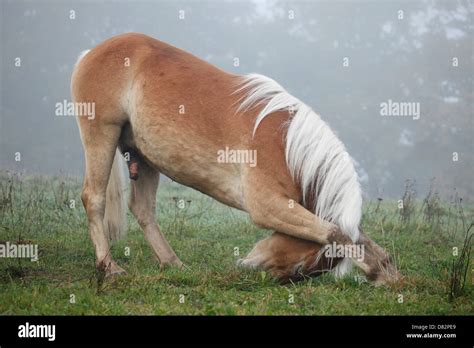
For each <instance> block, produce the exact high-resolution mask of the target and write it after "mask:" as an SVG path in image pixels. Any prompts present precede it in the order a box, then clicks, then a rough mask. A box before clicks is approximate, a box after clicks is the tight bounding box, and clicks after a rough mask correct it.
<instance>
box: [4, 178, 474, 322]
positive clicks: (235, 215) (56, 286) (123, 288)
mask: <svg viewBox="0 0 474 348" xmlns="http://www.w3.org/2000/svg"><path fill="white" fill-rule="evenodd" d="M80 190H81V179H78V178H68V177H62V176H59V177H41V176H33V177H31V176H24V175H23V176H21V175H17V174H15V175H13V174H9V173H5V172H3V173H0V219H1V225H0V243H6V242H11V243H29V244H37V245H38V250H39V251H38V253H39V260H38V261H37V262H32V261H30V260H29V259H26V258H25V259H22V258H17V259H12V258H0V313H1V314H32V315H37V314H42V315H43V314H60V315H61V314H79V315H81V314H97V315H111V314H123V315H130V314H146V315H150V314H151V315H164V314H172V315H177V314H191V315H195V314H197V315H205V314H209V315H245V314H247V315H258V314H264V315H341V314H347V315H366V314H375V315H395V314H407V315H420V314H421V315H424V314H442V315H454V314H472V313H473V309H474V308H473V298H474V290H473V284H472V281H471V272H472V238H471V237H469V236H472V232H469V231H468V228H469V226H470V225H471V224H472V221H473V216H474V210H473V207H472V206H469V205H466V204H464V203H462V204H461V202H460V201H459V200H458V199H456V200H455V202H453V203H451V202H442V201H438V198H436V201H435V200H434V199H435V198H433V196H430V197H431V198H428V200H429V203H427V202H426V201H425V205H424V204H423V201H422V200H420V201H419V200H415V199H413V195H412V196H411V197H410V202H409V204H411V205H410V216H409V217H408V216H407V217H406V218H400V216H401V214H403V213H407V211H408V210H406V211H405V212H400V211H399V204H398V203H399V202H398V201H397V200H386V199H385V200H372V201H370V200H369V201H367V202H365V205H364V215H363V220H362V226H363V227H364V230H365V231H367V232H368V233H369V234H370V235H371V236H372V237H373V238H374V240H376V241H377V242H378V243H380V244H381V245H382V246H383V247H385V248H386V249H387V250H388V251H389V252H390V253H391V254H392V256H393V257H394V259H395V261H396V264H397V266H398V267H399V269H400V271H401V273H402V274H403V275H404V279H403V282H402V283H400V284H395V285H394V286H392V287H381V288H375V287H373V286H372V285H371V284H370V283H367V282H365V281H364V280H363V277H362V276H361V274H360V273H357V272H355V273H353V274H352V275H351V276H349V277H347V278H345V279H342V280H335V279H334V278H333V277H332V276H331V275H328V274H327V275H323V276H321V277H319V278H308V279H306V280H304V281H302V282H299V283H294V284H293V283H289V284H286V285H281V284H279V283H278V282H277V281H275V280H273V279H272V278H271V277H269V275H268V274H266V273H265V272H261V271H253V272H250V271H247V270H241V269H239V268H237V267H236V266H235V262H236V260H237V259H238V258H240V257H243V256H245V255H246V253H247V252H249V251H250V249H251V248H252V246H253V245H254V244H255V242H256V241H258V240H259V239H261V238H263V237H264V236H266V235H268V234H269V233H270V232H269V231H265V230H262V229H259V228H257V227H256V226H255V225H253V224H252V223H251V222H250V220H249V218H248V216H247V214H245V213H242V212H240V211H237V210H234V209H231V208H229V207H227V206H224V205H222V204H220V203H218V202H216V201H214V200H213V199H211V198H209V197H207V196H205V195H202V194H200V193H199V192H196V191H194V190H192V189H189V188H185V187H183V186H181V185H178V184H176V183H173V182H171V181H163V182H162V184H161V186H160V188H159V192H158V195H157V202H158V204H157V205H158V206H157V215H158V221H159V223H160V225H161V227H162V230H163V232H164V233H165V235H166V237H167V238H168V240H169V242H170V243H171V245H172V246H173V249H174V250H175V251H176V253H177V254H178V255H179V257H180V258H181V259H182V261H183V262H185V264H186V266H187V267H186V268H185V269H183V270H177V269H173V268H166V269H163V270H160V268H159V265H158V263H157V261H156V260H155V259H154V257H153V255H152V252H151V250H150V248H149V246H148V244H147V243H146V241H145V239H144V237H143V233H142V232H141V230H140V228H139V226H138V224H137V223H136V221H135V220H134V218H133V217H132V215H131V214H129V215H128V223H129V233H128V235H127V237H126V238H125V239H124V240H122V241H119V242H117V243H115V244H114V245H113V246H112V250H111V253H112V255H113V257H114V259H115V260H116V261H117V263H118V264H119V265H121V266H122V267H123V268H124V269H126V270H127V272H128V274H127V275H124V276H119V277H115V278H112V279H106V280H103V279H102V278H101V276H100V273H97V271H96V268H95V260H94V252H93V247H92V243H91V241H90V239H89V235H88V231H87V218H86V215H85V212H84V209H83V207H82V203H81V200H80ZM410 190H411V188H410ZM427 204H430V208H426V205H427ZM426 209H429V211H428V212H427V211H426ZM471 231H472V230H471ZM469 233H470V234H469ZM455 251H457V252H455Z"/></svg>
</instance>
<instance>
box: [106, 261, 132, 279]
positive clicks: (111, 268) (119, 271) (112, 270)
mask: <svg viewBox="0 0 474 348" xmlns="http://www.w3.org/2000/svg"><path fill="white" fill-rule="evenodd" d="M126 274H127V272H126V271H125V270H124V269H123V268H122V267H120V266H119V265H117V264H116V263H115V262H114V261H112V262H110V263H109V265H108V267H107V268H106V270H105V277H106V278H110V277H114V276H119V275H126Z"/></svg>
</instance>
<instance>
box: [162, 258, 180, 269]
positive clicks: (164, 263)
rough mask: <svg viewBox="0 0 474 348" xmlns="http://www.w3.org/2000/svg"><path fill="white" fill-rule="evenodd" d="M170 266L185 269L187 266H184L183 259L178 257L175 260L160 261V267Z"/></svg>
mask: <svg viewBox="0 0 474 348" xmlns="http://www.w3.org/2000/svg"><path fill="white" fill-rule="evenodd" d="M168 267H177V268H178V269H183V268H184V267H185V266H184V263H182V262H181V260H180V259H178V258H176V259H174V260H169V261H162V262H160V269H164V268H168Z"/></svg>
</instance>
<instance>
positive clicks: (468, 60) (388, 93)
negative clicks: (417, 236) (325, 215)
mask: <svg viewBox="0 0 474 348" xmlns="http://www.w3.org/2000/svg"><path fill="white" fill-rule="evenodd" d="M473 13H474V5H473V2H472V1H471V2H469V1H446V0H441V1H419V0H415V1H405V0H403V1H401V0H396V1H373V0H371V1H364V0H362V1H348V0H345V1H339V0H336V1H277V0H267V1H262V0H260V1H257V0H254V1H244V0H241V1H217V0H215V1H96V2H92V1H67V2H61V1H22V0H19V1H18V0H16V1H7V0H2V1H1V78H0V81H1V86H0V88H1V107H0V116H1V117H0V126H1V128H0V147H1V157H0V168H1V169H3V170H9V171H11V172H23V173H28V174H37V173H39V174H47V175H57V174H67V175H77V176H80V175H82V173H83V171H84V158H83V151H82V145H81V142H80V138H79V133H78V129H77V125H76V122H75V120H74V118H73V117H58V116H56V115H55V106H56V105H57V103H62V102H63V101H70V99H71V97H70V90H69V84H70V77H71V72H72V68H73V65H74V63H75V61H76V59H77V57H78V55H79V53H80V52H81V51H83V50H85V49H88V48H92V47H94V46H95V45H97V44H99V43H100V42H101V41H103V40H105V39H108V38H110V37H112V36H114V35H117V34H121V33H125V32H132V31H133V32H141V33H145V34H148V35H150V36H153V37H155V38H157V39H160V40H162V41H166V42H168V43H170V44H172V45H174V46H176V47H179V48H181V49H184V50H186V51H189V52H191V53H193V54H195V55H196V56H198V57H200V58H202V59H204V60H206V61H208V62H210V63H212V64H215V65H216V66H218V67H220V68H222V69H224V70H227V71H230V72H233V73H238V74H245V73H252V72H255V73H260V74H264V75H267V76H269V77H271V78H273V79H275V80H277V81H278V82H279V83H280V84H281V85H282V86H284V87H285V88H286V89H287V90H288V91H289V92H290V93H292V94H293V95H295V96H296V97H298V98H299V99H301V100H302V101H304V102H305V103H306V104H308V105H309V106H311V107H312V108H313V109H314V110H315V111H316V112H318V113H319V114H320V115H321V117H322V119H323V120H325V121H326V122H327V123H328V124H329V125H330V126H331V128H332V129H333V130H334V132H335V133H336V134H337V135H338V136H339V138H340V139H341V140H342V141H343V143H344V144H345V145H346V148H347V150H348V152H349V153H350V154H351V156H352V157H353V158H354V160H355V162H356V167H357V171H358V174H359V178H360V181H361V183H362V186H363V190H364V193H365V194H366V195H367V196H368V197H382V198H385V197H391V198H396V197H400V196H401V195H402V194H403V191H404V188H405V184H406V182H407V180H411V182H413V183H414V188H415V189H416V191H417V195H418V196H419V197H420V198H423V197H424V195H426V193H427V192H428V191H429V188H430V185H433V187H434V188H435V190H436V191H438V192H439V194H440V195H441V196H444V197H446V198H449V197H451V196H452V195H453V193H454V192H457V193H458V194H459V195H461V196H462V197H464V199H465V200H467V201H469V200H471V201H472V199H473V198H474V187H473V182H472V178H473V174H474V166H473V160H474V151H473V150H474V148H473V145H474V144H473V140H472V139H473V135H474V132H473V130H474V123H473V122H474V121H473V120H474V117H473V116H474V115H473V111H474V108H473V102H474V101H473V98H474V94H473V64H474V63H473V62H474V59H473V58H474V57H473V41H472V40H473V36H472V33H473ZM235 58H238V60H239V66H235V65H234V62H235ZM18 154H20V155H21V158H20V159H21V160H19V161H18Z"/></svg>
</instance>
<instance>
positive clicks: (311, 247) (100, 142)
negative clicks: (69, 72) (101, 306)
mask: <svg viewBox="0 0 474 348" xmlns="http://www.w3.org/2000/svg"><path fill="white" fill-rule="evenodd" d="M71 90H72V96H73V100H74V102H75V103H95V117H94V118H93V119H92V118H91V117H81V116H84V115H81V114H80V113H79V114H78V115H77V121H78V124H79V128H80V133H81V139H82V143H83V145H84V152H85V159H86V173H85V178H84V187H83V191H82V201H83V204H84V207H85V209H86V212H87V216H88V220H89V231H90V235H91V239H92V242H93V244H94V248H95V254H96V266H97V267H102V268H103V269H105V270H106V272H107V274H108V275H111V274H115V273H122V272H124V270H123V269H122V268H121V267H120V266H118V265H117V264H116V263H115V261H113V259H112V257H111V255H110V253H109V239H116V238H118V237H119V236H120V235H121V234H122V232H123V231H124V229H125V227H124V221H125V220H124V214H125V209H124V206H123V204H122V202H123V199H122V195H123V194H122V192H123V178H122V175H121V172H122V171H121V169H120V162H121V161H122V159H121V158H120V157H121V155H120V153H122V154H123V155H125V157H126V159H127V161H128V167H129V173H130V179H132V180H131V194H130V198H129V203H128V205H129V208H130V210H131V211H132V213H133V215H134V216H135V217H136V219H137V220H138V222H139V224H140V226H141V228H142V229H143V231H144V233H145V238H146V240H147V241H148V242H149V244H150V246H151V248H152V249H153V252H154V254H155V255H156V256H157V258H158V260H159V262H160V264H161V266H164V265H175V266H179V267H180V266H182V262H181V261H180V259H179V258H178V257H177V256H176V254H175V253H174V251H173V249H172V248H171V247H170V245H169V244H168V242H167V241H166V239H165V237H164V235H163V234H162V232H161V231H160V227H159V226H158V224H157V222H156V220H155V204H156V203H155V200H156V191H157V187H158V178H159V174H160V173H163V174H165V175H167V176H168V177H170V178H172V179H173V180H174V181H177V182H179V183H181V184H183V185H186V186H189V187H192V188H194V189H196V190H199V191H201V192H203V193H205V194H207V195H209V196H211V197H213V198H215V199H217V200H218V201H220V202H222V203H224V204H226V205H228V206H231V207H234V208H237V209H241V210H244V211H246V212H248V213H249V214H250V217H251V219H252V221H253V222H254V223H255V224H257V225H258V226H261V227H263V228H266V229H270V230H273V231H274V233H273V234H272V235H271V236H269V237H268V238H266V239H263V240H261V241H259V242H258V243H257V244H256V245H255V247H254V248H253V250H252V251H251V252H250V253H249V255H248V256H247V257H246V258H244V259H243V260H240V261H239V264H240V265H242V266H245V267H250V268H262V269H265V270H268V271H269V272H270V273H271V274H272V275H273V276H275V277H277V278H280V279H282V280H288V279H300V278H302V277H304V276H306V275H316V274H319V273H322V272H323V271H325V270H327V269H329V268H332V269H333V270H334V271H335V273H336V274H337V275H342V274H344V273H347V272H348V271H349V270H350V267H351V265H352V263H355V264H356V265H357V266H358V267H360V268H361V269H362V271H363V272H364V273H365V274H366V275H367V278H368V279H370V280H372V281H373V282H375V283H376V284H383V283H386V282H388V281H393V280H396V279H397V278H398V273H397V271H396V268H395V267H394V266H393V265H392V262H391V260H390V257H389V256H388V254H387V253H386V252H385V251H384V250H383V249H382V248H381V247H380V246H378V245H377V244H376V243H375V242H373V241H372V240H371V239H370V238H369V237H368V236H367V235H365V234H364V233H363V232H362V231H361V230H360V228H359V222H360V218H361V205H362V198H361V190H360V186H359V183H358V178H357V174H356V172H355V170H354V165H353V162H352V159H351V157H350V156H349V155H348V154H347V152H346V150H345V148H344V145H343V144H342V143H341V142H340V141H339V140H338V138H337V137H336V136H335V135H334V133H333V132H332V131H331V129H330V128H329V127H328V125H327V124H326V123H324V121H322V120H321V118H320V117H319V115H318V114H316V113H315V112H314V111H312V110H311V108H309V107H308V106H307V105H305V104H304V103H302V102H301V101H300V100H298V99H297V98H295V97H293V96H291V95H290V94H289V93H288V92H286V91H285V90H284V89H283V88H282V87H281V86H280V85H279V84H278V83H276V82H275V81H274V80H272V79H270V78H268V77H265V76H262V75H256V74H251V75H246V76H239V75H234V74H230V73H227V72H225V71H222V70H220V69H218V68H216V67H215V66H213V65H211V64H209V63H207V62H205V61H202V60H200V59H199V58H197V57H195V56H193V55H191V54H189V53H187V52H184V51H182V50H180V49H178V48H175V47H173V46H171V45H168V44H166V43H163V42H160V41H158V40H155V39H153V38H151V37H148V36H145V35H141V34H133V33H130V34H124V35H120V36H116V37H113V38H111V39H109V40H107V41H105V42H103V43H102V44H100V45H98V46H97V47H95V48H94V49H92V50H90V51H87V52H84V53H83V54H82V55H81V56H80V57H79V60H78V62H77V64H76V66H75V69H74V72H73V76H72V82H71ZM224 149H225V150H226V151H227V150H229V149H230V150H229V151H238V152H237V153H242V150H243V151H253V152H254V153H255V154H256V155H257V156H256V158H257V159H258V160H257V162H256V163H253V164H252V163H246V162H245V161H233V160H229V161H227V162H226V161H219V160H218V154H219V153H220V152H222V151H223V150H224ZM114 158H115V159H114ZM122 162H123V161H122ZM222 162H224V163H222ZM109 180H110V181H109ZM327 245H329V246H334V247H341V246H342V247H344V250H351V249H349V248H347V247H354V248H355V247H362V250H364V251H365V252H364V257H363V258H355V257H353V256H351V255H349V256H347V255H346V254H338V255H337V257H336V254H332V255H333V256H331V255H329V257H328V255H327V254H326V252H325V253H324V254H323V253H322V252H323V251H327V250H328V248H326V247H324V248H323V246H327ZM333 261H334V262H333ZM333 266H335V267H333Z"/></svg>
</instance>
